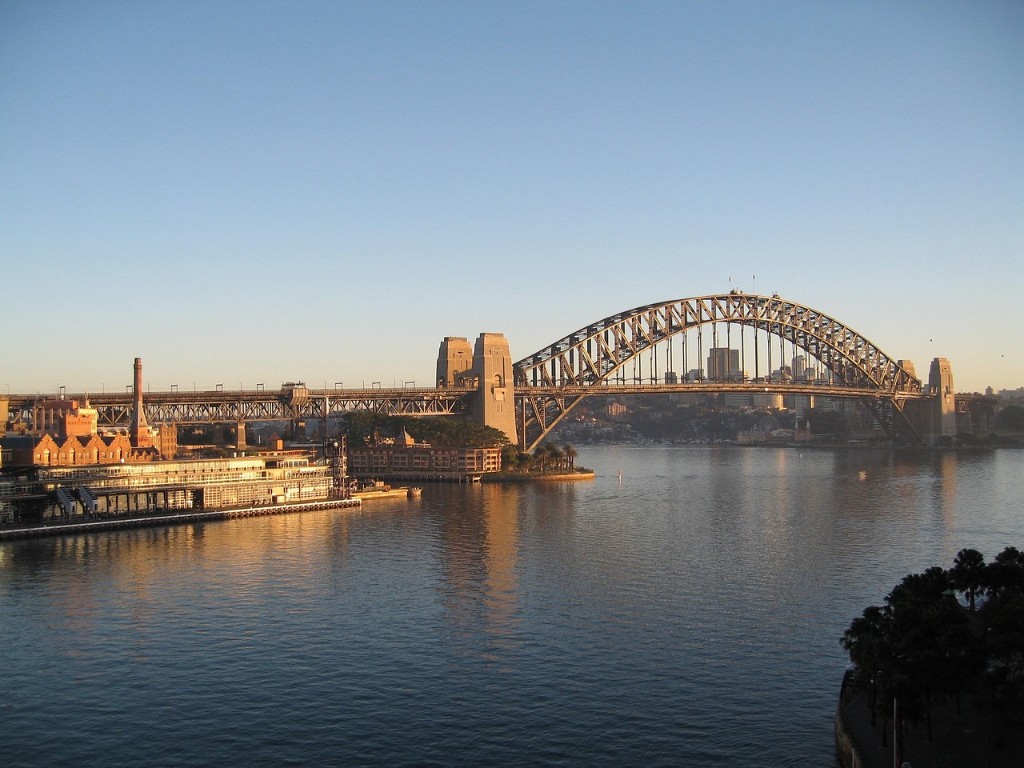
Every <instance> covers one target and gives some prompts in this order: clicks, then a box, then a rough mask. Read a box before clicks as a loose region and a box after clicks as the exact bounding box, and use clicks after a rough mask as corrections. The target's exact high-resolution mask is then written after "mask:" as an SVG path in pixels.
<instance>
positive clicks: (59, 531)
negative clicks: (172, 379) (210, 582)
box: [0, 498, 362, 541]
mask: <svg viewBox="0 0 1024 768" xmlns="http://www.w3.org/2000/svg"><path fill="white" fill-rule="evenodd" d="M360 506H362V501H361V500H360V499H358V498H355V499H321V500H318V501H305V502H299V503H294V504H266V505H256V506H246V507H232V508H227V509H204V510H191V511H190V510H182V511H181V512H163V513H161V512H157V513H154V514H150V515H132V516H125V517H110V518H106V519H102V520H82V521H80V522H59V523H40V524H38V525H29V526H23V527H20V528H0V541H10V540H12V539H34V538H41V537H47V536H68V535H74V534H79V533H94V532H98V531H114V530H121V529H125V528H151V527H154V526H165V525H182V524H183V523H199V522H207V521H210V520H231V519H234V518H238V517H263V516H266V515H287V514H293V513H296V512H313V511H316V510H321V509H345V508H352V507H360Z"/></svg>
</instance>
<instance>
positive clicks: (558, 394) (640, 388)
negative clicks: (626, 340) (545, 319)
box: [6, 380, 930, 429]
mask: <svg viewBox="0 0 1024 768" xmlns="http://www.w3.org/2000/svg"><path fill="white" fill-rule="evenodd" d="M475 392H476V390H475V389H474V388H472V387H448V388H444V389H440V388H433V389H418V388H377V387H375V388H372V389H303V390H301V391H300V390H295V389H289V388H284V389H280V390H265V389H256V390H252V389H246V390H221V389H218V390H213V391H210V390H206V391H193V392H187V391H186V392H182V391H170V392H147V393H146V394H145V395H144V398H143V407H144V410H145V413H146V420H147V421H148V422H149V423H150V424H160V423H165V424H183V425H184V424H214V423H237V422H256V421H292V420H297V419H323V418H329V417H335V416H343V415H345V414H347V413H351V412H353V411H369V412H372V413H379V414H382V415H411V416H450V415H459V414H466V413H468V412H469V404H468V401H469V398H470V396H471V395H473V394H474V393H475ZM515 393H516V402H517V412H520V413H521V412H523V407H524V406H523V402H522V401H523V400H531V401H534V402H536V401H540V400H545V399H563V398H567V399H571V400H578V399H580V398H583V397H587V396H595V395H606V394H607V395H610V394H616V395H631V394H645V395H651V394H659V393H672V394H698V393H700V394H726V393H737V394H740V393H742V394H765V393H770V394H782V395H810V396H818V397H823V396H827V397H844V398H860V399H865V398H867V399H869V400H870V399H875V400H891V399H893V398H894V397H895V398H896V399H898V400H915V399H927V398H928V397H929V396H930V395H929V394H927V393H921V392H886V391H883V390H865V389H864V388H862V387H842V386H831V385H821V384H802V383H796V382H764V381H747V382H725V381H720V382H713V381H700V382H680V383H678V384H663V383H656V382H629V381H625V382H622V381H614V380H611V381H606V382H601V383H599V384H594V385H565V386H522V385H520V386H516V388H515ZM56 397H57V395H40V394H35V395H9V396H7V398H6V399H8V419H9V421H10V422H11V423H17V422H28V421H29V420H31V414H32V409H33V407H34V406H35V405H36V404H37V403H39V402H41V401H43V400H47V399H50V400H52V399H55V398H56ZM63 397H64V399H67V400H78V401H79V403H80V404H84V403H85V402H86V401H88V402H89V405H90V406H91V407H93V408H95V409H96V410H97V412H98V422H99V426H101V427H104V428H115V429H122V428H127V427H129V426H130V424H131V415H132V408H133V402H134V399H133V395H132V393H131V392H130V391H128V392H124V393H102V394H96V393H88V394H86V393H79V394H74V393H64V395H63Z"/></svg>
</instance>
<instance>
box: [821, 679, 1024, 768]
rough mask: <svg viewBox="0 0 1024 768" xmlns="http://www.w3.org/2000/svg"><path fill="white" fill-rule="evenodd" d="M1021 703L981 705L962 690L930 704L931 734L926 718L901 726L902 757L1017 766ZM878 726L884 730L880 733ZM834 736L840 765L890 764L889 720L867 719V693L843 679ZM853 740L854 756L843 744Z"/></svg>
mask: <svg viewBox="0 0 1024 768" xmlns="http://www.w3.org/2000/svg"><path fill="white" fill-rule="evenodd" d="M1022 724H1024V707H1021V706H1020V705H1018V706H1016V707H1007V706H1004V705H996V706H995V707H991V706H986V704H985V702H983V701H979V700H978V699H977V697H975V696H973V695H969V694H965V695H964V696H963V697H962V699H961V702H960V713H959V714H958V713H957V710H956V702H954V701H943V702H941V703H935V704H934V705H933V706H932V738H931V739H929V738H928V726H927V724H926V723H925V722H920V723H916V724H914V725H911V724H909V723H904V726H903V762H904V763H909V764H910V766H911V767H912V768H919V767H920V768H925V767H927V768H1018V766H1021V765H1024V736H1022V735H1021V726H1022ZM883 728H884V729H885V733H884V734H883ZM836 732H837V733H836V742H837V746H839V750H838V751H839V752H840V764H841V765H842V766H843V768H892V766H893V734H892V720H887V721H886V722H885V723H884V724H883V722H882V718H881V715H879V716H878V717H877V719H876V720H875V724H874V725H872V723H871V710H870V708H869V706H868V700H867V693H866V692H865V691H863V690H861V689H858V688H856V687H854V686H847V685H844V686H843V689H842V692H841V694H840V701H839V707H838V711H837V713H836ZM846 743H852V744H853V745H855V748H856V750H857V752H858V753H859V760H857V761H855V760H854V759H852V758H851V757H850V756H849V755H846V756H844V755H843V754H842V753H843V751H844V749H843V747H842V745H843V744H846Z"/></svg>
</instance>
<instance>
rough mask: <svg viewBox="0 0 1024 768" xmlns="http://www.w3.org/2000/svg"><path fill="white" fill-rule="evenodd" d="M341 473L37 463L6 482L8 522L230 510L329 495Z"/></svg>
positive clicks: (223, 464)
mask: <svg viewBox="0 0 1024 768" xmlns="http://www.w3.org/2000/svg"><path fill="white" fill-rule="evenodd" d="M336 475H337V472H336V468H335V467H332V466H331V465H328V464H316V465H313V464H310V461H309V458H308V456H306V455H305V454H302V453H298V452H287V451H285V452H281V453H276V454H268V455H264V456H250V457H240V458H222V459H196V460H189V461H152V462H145V463H125V464H105V465H95V464H90V465H78V466H63V467H60V466H37V467H33V468H31V469H28V470H23V471H22V472H20V473H18V474H17V475H14V474H9V475H7V476H6V477H4V478H2V479H3V482H0V515H3V514H5V513H4V512H3V510H7V511H6V516H7V517H8V521H10V518H12V517H15V516H17V517H18V518H19V519H18V520H15V522H38V521H46V520H50V519H61V520H73V519H76V518H92V517H102V516H107V515H123V514H128V513H143V512H155V511H176V510H200V509H224V508H230V507H234V506H259V505H273V504H291V503H297V502H304V501H317V500H321V499H328V498H331V497H333V496H335V495H337V494H336V492H335V489H339V490H340V488H341V484H340V483H338V482H336V480H337V478H336Z"/></svg>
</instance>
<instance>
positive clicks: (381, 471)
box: [348, 431, 501, 481]
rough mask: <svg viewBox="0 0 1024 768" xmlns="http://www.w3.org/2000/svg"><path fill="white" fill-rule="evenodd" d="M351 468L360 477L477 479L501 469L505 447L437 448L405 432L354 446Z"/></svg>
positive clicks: (349, 461) (349, 465) (387, 478)
mask: <svg viewBox="0 0 1024 768" xmlns="http://www.w3.org/2000/svg"><path fill="white" fill-rule="evenodd" d="M348 469H349V472H350V474H351V475H352V477H355V478H359V479H369V478H375V479H381V480H454V481H473V480H479V479H480V476H481V475H484V474H486V473H488V472H500V471H501V448H497V447H493V448H466V447H458V448H442V447H435V446H432V445H431V444H430V443H417V442H415V441H414V440H413V438H412V437H411V436H410V435H409V433H408V432H404V431H403V432H402V434H401V435H400V436H399V437H398V438H397V439H394V440H379V441H378V442H377V443H376V444H374V445H370V446H365V447H357V448H350V449H349V452H348Z"/></svg>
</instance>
